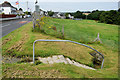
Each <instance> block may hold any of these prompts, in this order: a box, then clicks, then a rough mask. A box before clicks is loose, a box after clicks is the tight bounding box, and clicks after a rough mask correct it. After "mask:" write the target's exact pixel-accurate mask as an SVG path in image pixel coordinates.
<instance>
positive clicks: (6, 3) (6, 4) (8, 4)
mask: <svg viewBox="0 0 120 80" xmlns="http://www.w3.org/2000/svg"><path fill="white" fill-rule="evenodd" d="M0 7H11V8H15V9H17V8H16V7H13V6H12V5H11V4H10V3H9V2H7V1H5V2H4V3H2V4H0Z"/></svg>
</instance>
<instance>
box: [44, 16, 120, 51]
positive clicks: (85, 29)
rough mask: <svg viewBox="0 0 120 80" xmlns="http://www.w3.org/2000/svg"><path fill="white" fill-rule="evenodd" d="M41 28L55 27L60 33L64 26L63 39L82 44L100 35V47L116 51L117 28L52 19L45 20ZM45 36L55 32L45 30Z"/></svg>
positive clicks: (89, 22)
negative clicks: (101, 43)
mask: <svg viewBox="0 0 120 80" xmlns="http://www.w3.org/2000/svg"><path fill="white" fill-rule="evenodd" d="M45 22H46V24H45V25H44V26H43V28H44V27H45V29H46V27H47V28H48V27H51V26H56V27H57V30H61V31H62V26H63V25H64V34H65V39H69V40H75V41H77V42H82V43H86V44H87V43H91V42H93V41H94V40H95V38H97V34H98V33H99V34H100V39H101V41H102V42H103V45H102V46H105V47H106V48H108V49H109V48H110V49H112V50H115V51H117V49H118V26H117V25H110V24H104V23H98V22H96V21H94V20H69V19H53V18H47V21H45ZM46 33H47V34H51V35H54V34H55V33H56V32H54V33H53V31H51V32H50V30H49V29H46Z"/></svg>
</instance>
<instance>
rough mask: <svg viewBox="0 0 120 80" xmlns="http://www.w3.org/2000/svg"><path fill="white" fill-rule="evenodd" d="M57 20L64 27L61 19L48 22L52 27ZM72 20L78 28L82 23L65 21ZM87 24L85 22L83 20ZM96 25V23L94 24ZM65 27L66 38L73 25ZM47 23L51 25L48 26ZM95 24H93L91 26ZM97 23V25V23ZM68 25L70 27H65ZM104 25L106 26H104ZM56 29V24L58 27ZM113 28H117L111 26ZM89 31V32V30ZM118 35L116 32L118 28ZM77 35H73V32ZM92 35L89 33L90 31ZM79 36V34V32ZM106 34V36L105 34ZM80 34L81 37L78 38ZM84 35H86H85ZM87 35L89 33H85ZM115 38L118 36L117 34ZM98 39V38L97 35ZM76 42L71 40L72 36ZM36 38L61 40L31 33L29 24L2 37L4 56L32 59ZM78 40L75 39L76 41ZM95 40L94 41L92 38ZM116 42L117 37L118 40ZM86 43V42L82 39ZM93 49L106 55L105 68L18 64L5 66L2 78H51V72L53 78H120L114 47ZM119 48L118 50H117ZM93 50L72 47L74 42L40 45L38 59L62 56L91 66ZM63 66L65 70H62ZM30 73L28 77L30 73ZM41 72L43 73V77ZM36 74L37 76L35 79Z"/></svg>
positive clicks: (96, 45) (37, 52)
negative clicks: (69, 28)
mask: <svg viewBox="0 0 120 80" xmlns="http://www.w3.org/2000/svg"><path fill="white" fill-rule="evenodd" d="M54 20H55V21H56V22H57V21H58V22H60V23H59V24H62V23H61V22H62V20H60V19H52V20H49V24H52V23H51V22H50V21H54ZM65 21H70V23H73V22H75V23H76V25H77V22H78V24H79V25H80V24H82V22H81V23H79V21H73V20H64V19H63V22H65ZM83 22H84V23H85V21H83ZM91 22H93V23H95V22H94V21H91ZM70 23H69V24H68V22H66V24H64V27H65V36H67V30H66V29H67V28H68V26H71V25H72V24H70ZM47 24H48V23H47ZM91 24H92V23H91ZM95 24H97V23H95ZM98 24H99V23H98ZM52 25H53V24H52ZM65 25H67V28H66V26H65ZM101 25H103V26H104V25H105V26H106V24H101ZM56 26H57V25H56ZM111 26H112V27H113V26H115V25H111ZM86 30H87V29H86ZM113 30H115V32H117V30H116V28H115V29H114V28H113ZM70 31H71V32H72V31H75V30H74V28H73V29H71V30H69V33H70V34H72V33H71V32H70ZM73 33H74V32H73ZM89 33H90V32H89ZM76 34H78V32H76ZM106 34H107V33H106ZM79 35H80V34H78V36H79ZM82 35H83V34H82ZM86 35H87V34H86ZM114 35H115V36H117V35H116V33H115V34H114ZM94 37H95V38H96V36H94ZM68 38H71V39H73V38H72V37H69V36H68ZM36 39H57V40H58V39H59V38H55V37H54V36H50V35H45V34H43V33H39V32H32V23H29V24H26V25H24V26H23V27H21V28H19V29H17V30H15V31H13V32H11V33H10V34H8V35H7V36H5V37H3V39H2V41H3V47H2V48H3V50H2V53H3V56H4V55H11V56H14V57H26V56H27V57H32V50H33V49H32V48H33V42H34V40H36ZM74 39H76V38H74ZM91 39H92V38H91ZM110 39H111V38H110ZM115 39H116V38H115ZM83 41H84V40H83ZM88 45H89V46H91V47H94V48H95V49H97V50H98V51H100V52H101V53H102V54H104V56H105V63H104V68H103V69H102V70H101V69H98V70H97V71H92V70H86V69H83V68H79V67H75V66H72V65H65V64H54V65H45V64H40V65H31V64H23V63H15V64H3V76H4V77H11V76H12V77H45V75H46V76H47V77H52V75H51V72H52V73H53V74H54V76H53V77H68V78H69V77H70V78H116V77H118V76H117V74H118V67H117V66H118V57H117V56H118V54H117V51H116V50H115V51H113V50H112V49H111V48H106V47H105V46H103V45H100V44H88ZM115 49H116V48H115ZM91 51H92V50H90V49H88V48H86V47H83V46H80V45H76V44H72V43H64V42H60V43H57V42H37V43H36V45H35V56H41V57H47V56H52V55H57V54H62V55H64V56H67V57H70V58H72V59H74V60H76V61H78V62H80V63H82V64H87V65H91V64H92V61H91V59H92V57H91V56H90V55H89V52H91ZM63 66H64V67H63ZM27 72H28V74H27ZM41 72H42V74H40V73H41ZM33 73H34V76H32V75H33Z"/></svg>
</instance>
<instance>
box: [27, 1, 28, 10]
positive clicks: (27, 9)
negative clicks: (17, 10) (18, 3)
mask: <svg viewBox="0 0 120 80" xmlns="http://www.w3.org/2000/svg"><path fill="white" fill-rule="evenodd" d="M27 11H28V1H27Z"/></svg>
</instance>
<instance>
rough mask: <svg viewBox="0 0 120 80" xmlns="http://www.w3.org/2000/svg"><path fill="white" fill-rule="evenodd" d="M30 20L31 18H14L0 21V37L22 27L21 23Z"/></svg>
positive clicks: (23, 23)
mask: <svg viewBox="0 0 120 80" xmlns="http://www.w3.org/2000/svg"><path fill="white" fill-rule="evenodd" d="M31 21H32V18H25V19H24V18H22V19H16V20H9V21H2V22H0V24H1V25H0V26H1V27H0V34H2V36H0V38H1V37H3V36H6V35H7V34H8V33H10V32H12V31H14V30H16V29H18V28H20V27H22V26H23V25H25V24H27V23H29V22H31Z"/></svg>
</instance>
